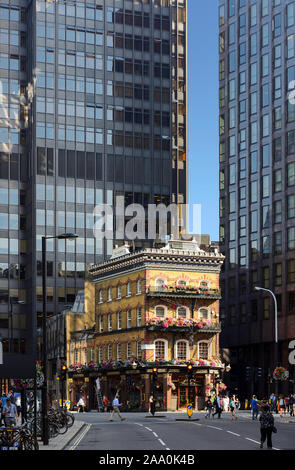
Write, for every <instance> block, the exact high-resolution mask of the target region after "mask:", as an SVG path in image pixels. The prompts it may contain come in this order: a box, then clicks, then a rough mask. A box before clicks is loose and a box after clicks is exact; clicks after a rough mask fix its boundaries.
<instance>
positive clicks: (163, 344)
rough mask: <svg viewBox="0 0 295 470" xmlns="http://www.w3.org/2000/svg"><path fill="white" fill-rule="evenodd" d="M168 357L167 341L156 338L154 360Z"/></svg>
mask: <svg viewBox="0 0 295 470" xmlns="http://www.w3.org/2000/svg"><path fill="white" fill-rule="evenodd" d="M167 358H168V342H167V341H166V340H165V339H157V340H156V341H155V360H156V361H157V360H160V359H164V360H167Z"/></svg>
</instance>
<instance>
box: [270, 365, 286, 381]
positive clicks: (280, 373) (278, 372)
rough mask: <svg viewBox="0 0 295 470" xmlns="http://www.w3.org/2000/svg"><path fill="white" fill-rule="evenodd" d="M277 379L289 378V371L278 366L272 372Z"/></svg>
mask: <svg viewBox="0 0 295 470" xmlns="http://www.w3.org/2000/svg"><path fill="white" fill-rule="evenodd" d="M272 376H273V378H274V379H275V380H282V381H285V380H288V378H289V371H288V370H287V369H285V368H284V367H276V368H275V370H274V371H273V374H272Z"/></svg>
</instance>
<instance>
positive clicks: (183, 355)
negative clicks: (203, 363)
mask: <svg viewBox="0 0 295 470" xmlns="http://www.w3.org/2000/svg"><path fill="white" fill-rule="evenodd" d="M176 357H177V359H179V360H180V361H187V360H188V359H189V357H188V342H187V341H177V343H176Z"/></svg>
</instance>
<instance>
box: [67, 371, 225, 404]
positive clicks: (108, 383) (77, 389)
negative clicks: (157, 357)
mask: <svg viewBox="0 0 295 470" xmlns="http://www.w3.org/2000/svg"><path fill="white" fill-rule="evenodd" d="M97 377H99V378H100V383H101V395H102V397H103V396H106V397H107V398H108V400H109V402H110V404H111V403H112V400H113V398H114V396H115V394H116V393H119V397H120V403H122V407H121V409H122V411H147V410H148V407H149V398H150V396H151V395H153V396H154V399H155V403H156V410H157V411H177V410H181V409H185V408H186V407H187V404H188V403H192V405H193V408H194V409H195V410H203V409H204V405H205V398H206V396H208V395H210V394H212V393H218V384H217V383H216V379H217V377H220V368H218V367H215V368H210V369H204V368H202V369H201V368H199V367H194V368H193V374H192V377H191V378H190V379H189V378H188V374H187V369H186V367H185V366H184V367H178V368H176V367H171V368H169V367H168V368H167V367H165V368H164V367H163V368H162V367H159V368H157V379H156V380H153V369H152V368H150V369H149V368H145V369H135V370H133V369H130V370H108V371H106V370H97V371H83V372H82V371H73V372H69V373H68V378H67V400H69V401H70V402H71V409H74V408H75V407H76V405H77V403H78V401H79V398H80V397H81V396H83V397H84V399H85V403H86V409H87V410H88V411H89V410H93V409H97V408H98V403H97V397H96V389H95V381H96V379H97Z"/></svg>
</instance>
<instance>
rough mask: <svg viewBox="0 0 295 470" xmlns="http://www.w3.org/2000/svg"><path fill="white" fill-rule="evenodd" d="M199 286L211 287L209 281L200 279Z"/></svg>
mask: <svg viewBox="0 0 295 470" xmlns="http://www.w3.org/2000/svg"><path fill="white" fill-rule="evenodd" d="M199 286H200V287H203V288H208V287H209V282H208V281H200V283H199Z"/></svg>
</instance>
